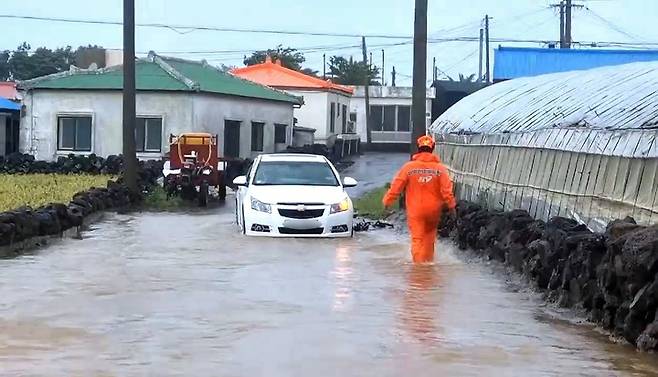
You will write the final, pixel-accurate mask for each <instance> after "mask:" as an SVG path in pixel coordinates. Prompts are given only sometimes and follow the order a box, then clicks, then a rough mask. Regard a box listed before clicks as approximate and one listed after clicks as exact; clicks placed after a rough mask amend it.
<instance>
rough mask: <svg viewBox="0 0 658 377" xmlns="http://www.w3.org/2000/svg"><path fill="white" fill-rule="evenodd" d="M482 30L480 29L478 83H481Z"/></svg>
mask: <svg viewBox="0 0 658 377" xmlns="http://www.w3.org/2000/svg"><path fill="white" fill-rule="evenodd" d="M483 50H484V29H482V28H480V59H479V60H480V61H479V68H478V82H482V53H483V52H484V51H483Z"/></svg>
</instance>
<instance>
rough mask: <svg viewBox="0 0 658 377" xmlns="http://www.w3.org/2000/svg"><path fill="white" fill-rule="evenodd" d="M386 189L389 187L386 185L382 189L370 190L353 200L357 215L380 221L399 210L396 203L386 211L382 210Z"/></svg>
mask: <svg viewBox="0 0 658 377" xmlns="http://www.w3.org/2000/svg"><path fill="white" fill-rule="evenodd" d="M388 187H389V185H386V186H384V187H380V188H378V189H375V190H372V191H370V192H368V193H367V194H365V195H363V196H361V197H360V198H358V199H356V200H354V209H355V210H356V212H357V213H358V215H359V216H362V217H367V218H369V219H372V220H381V219H384V218H385V217H387V216H388V215H389V214H390V213H391V212H393V211H396V210H398V209H399V208H400V206H399V205H398V203H396V204H395V205H394V206H393V207H392V208H391V209H389V210H388V211H387V210H386V209H384V205H383V204H382V198H383V197H384V194H386V191H387V190H388Z"/></svg>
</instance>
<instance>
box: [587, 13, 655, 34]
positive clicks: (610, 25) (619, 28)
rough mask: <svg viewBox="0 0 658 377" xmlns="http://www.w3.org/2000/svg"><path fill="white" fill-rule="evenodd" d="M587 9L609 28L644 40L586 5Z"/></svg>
mask: <svg viewBox="0 0 658 377" xmlns="http://www.w3.org/2000/svg"><path fill="white" fill-rule="evenodd" d="M585 9H586V10H587V11H588V12H589V14H590V15H592V16H593V17H594V18H596V19H597V20H599V21H600V22H602V23H604V24H605V25H606V26H608V28H610V29H612V30H614V31H616V32H617V33H619V34H622V35H625V36H627V37H628V38H630V39H633V40H636V41H641V40H642V38H640V37H639V36H637V35H635V34H633V33H630V32H628V31H626V30H624V29H623V28H622V27H620V26H619V25H617V24H615V23H614V22H612V21H610V20H608V19H607V18H605V17H603V16H601V15H600V14H598V13H596V12H594V11H593V10H592V9H591V8H589V7H585Z"/></svg>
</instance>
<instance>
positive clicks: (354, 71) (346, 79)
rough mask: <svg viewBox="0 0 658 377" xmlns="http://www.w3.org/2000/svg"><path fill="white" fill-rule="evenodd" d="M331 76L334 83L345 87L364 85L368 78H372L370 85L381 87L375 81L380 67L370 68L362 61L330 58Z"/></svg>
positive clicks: (337, 57)
mask: <svg viewBox="0 0 658 377" xmlns="http://www.w3.org/2000/svg"><path fill="white" fill-rule="evenodd" d="M329 74H330V75H331V76H332V77H333V81H334V82H335V83H337V84H343V85H363V84H364V83H365V79H366V77H369V78H370V85H381V84H380V83H379V82H378V81H375V80H374V79H375V78H376V77H377V76H378V75H379V68H378V67H370V64H367V63H364V62H362V61H354V59H352V57H350V59H349V60H347V59H345V58H344V57H342V56H332V57H331V58H329Z"/></svg>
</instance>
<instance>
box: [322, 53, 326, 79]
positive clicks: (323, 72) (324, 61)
mask: <svg viewBox="0 0 658 377" xmlns="http://www.w3.org/2000/svg"><path fill="white" fill-rule="evenodd" d="M322 79H323V80H326V79H327V54H322Z"/></svg>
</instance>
